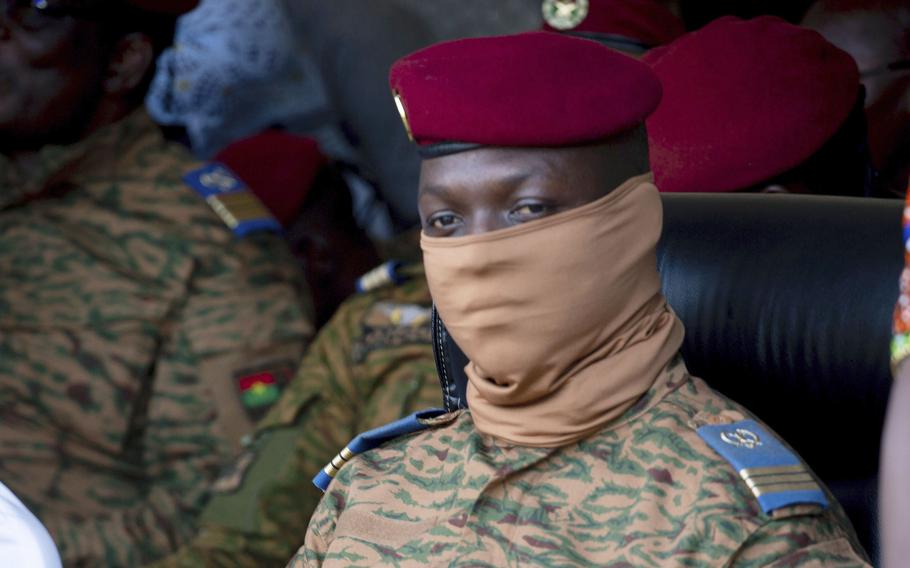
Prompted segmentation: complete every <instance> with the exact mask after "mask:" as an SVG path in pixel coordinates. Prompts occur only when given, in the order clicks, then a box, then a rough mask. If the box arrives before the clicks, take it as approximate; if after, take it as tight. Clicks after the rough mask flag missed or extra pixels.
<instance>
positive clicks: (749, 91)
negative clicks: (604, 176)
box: [643, 16, 859, 192]
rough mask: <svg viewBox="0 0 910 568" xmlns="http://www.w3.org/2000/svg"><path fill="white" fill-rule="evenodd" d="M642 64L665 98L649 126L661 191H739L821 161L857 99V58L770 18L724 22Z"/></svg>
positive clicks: (810, 33)
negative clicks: (818, 155)
mask: <svg viewBox="0 0 910 568" xmlns="http://www.w3.org/2000/svg"><path fill="white" fill-rule="evenodd" d="M643 60H644V61H645V62H647V63H649V64H651V65H652V67H653V69H654V71H655V72H656V73H657V75H658V77H660V80H661V82H662V83H663V88H664V97H663V100H662V101H661V104H660V106H659V107H658V109H657V111H655V112H654V114H653V115H651V117H650V118H649V119H648V121H647V127H648V138H649V145H650V157H651V167H652V169H653V172H654V182H655V184H656V185H657V187H658V188H659V189H660V190H661V191H710V192H718V191H736V190H741V189H747V188H749V187H750V186H754V185H755V184H757V183H759V182H762V181H765V180H768V179H770V178H773V177H775V176H777V175H779V174H782V173H785V172H787V171H789V170H791V169H793V168H794V167H796V166H798V165H800V164H801V163H802V162H804V161H805V160H806V159H808V158H809V157H811V156H812V155H813V154H814V153H815V152H816V151H818V150H819V149H820V148H821V147H822V146H823V145H824V144H825V142H826V141H827V140H828V139H829V138H831V137H832V136H833V135H834V134H835V133H836V132H837V131H838V129H839V128H840V126H841V125H842V124H843V123H844V121H845V120H846V118H847V117H848V115H849V114H850V111H851V110H852V108H853V106H854V104H855V103H856V101H857V97H858V96H859V73H858V71H857V68H856V63H855V62H854V60H853V58H852V57H850V55H848V54H847V53H846V52H844V51H842V50H840V49H838V48H837V47H835V46H834V45H832V44H831V43H828V42H827V41H826V40H825V39H824V38H823V37H822V36H821V35H819V34H818V33H816V32H814V31H811V30H807V29H805V28H800V27H797V26H794V25H791V24H788V23H786V22H784V21H783V20H780V19H778V18H774V17H770V16H764V17H760V18H755V19H753V20H740V19H738V18H734V17H726V18H721V19H719V20H716V21H714V22H712V23H711V24H708V25H707V26H705V27H704V28H702V29H701V30H699V31H696V32H693V33H690V34H688V35H686V36H683V37H682V38H680V39H678V40H677V41H675V42H674V43H672V44H670V45H668V46H665V47H662V48H658V49H655V50H652V51H650V52H648V54H646V55H645V56H644V58H643Z"/></svg>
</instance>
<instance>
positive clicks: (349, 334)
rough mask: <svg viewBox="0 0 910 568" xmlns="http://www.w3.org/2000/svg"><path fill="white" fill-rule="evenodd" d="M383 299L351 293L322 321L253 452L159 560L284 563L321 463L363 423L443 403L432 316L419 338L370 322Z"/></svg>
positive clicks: (314, 495) (297, 541)
mask: <svg viewBox="0 0 910 568" xmlns="http://www.w3.org/2000/svg"><path fill="white" fill-rule="evenodd" d="M422 286H424V287H425V285H422ZM377 299H378V298H377V297H376V296H371V295H363V296H357V297H354V298H352V299H350V300H348V301H347V302H345V304H343V305H342V307H341V308H340V309H339V311H338V312H337V313H336V315H335V316H334V317H333V318H332V320H331V321H330V322H329V323H328V324H327V325H326V326H325V327H324V328H322V330H320V333H319V336H318V337H317V339H316V341H315V342H314V343H313V345H312V347H311V348H310V350H309V351H308V352H307V355H306V357H305V358H304V361H303V364H302V365H301V367H300V370H299V371H298V374H297V376H296V377H295V379H294V381H293V382H292V384H291V385H290V386H289V387H288V389H287V390H286V391H285V393H284V394H283V395H282V398H281V400H280V401H279V402H278V404H277V405H276V406H275V408H273V409H272V410H271V411H270V413H269V415H268V416H266V418H265V419H264V420H263V421H262V422H261V423H260V424H259V427H258V432H257V435H256V436H255V438H254V441H253V442H252V443H251V444H250V446H249V447H248V449H247V452H246V453H245V454H244V456H243V457H241V459H240V460H238V462H237V463H235V464H234V466H233V467H232V468H231V470H229V471H228V472H227V473H225V474H222V477H221V478H220V479H219V481H218V482H217V483H216V487H217V489H216V493H215V495H214V496H213V497H212V499H211V501H210V502H209V503H208V505H207V506H206V508H205V511H204V512H203V514H202V518H201V523H200V532H199V533H198V535H197V536H196V537H195V538H194V539H193V541H192V542H191V543H190V544H189V545H188V546H186V547H184V548H183V549H181V550H180V551H179V552H178V553H177V554H176V555H174V556H172V557H170V558H168V559H166V560H165V561H164V562H162V563H161V564H159V565H158V566H159V568H163V567H175V566H180V567H194V566H232V567H236V566H251V567H252V566H265V565H276V566H278V565H282V564H283V563H285V562H287V560H288V558H290V557H291V555H292V554H293V553H294V550H296V549H297V547H299V546H300V545H301V544H302V543H303V541H304V536H305V534H306V529H307V523H308V521H309V518H310V515H311V514H312V512H313V511H314V510H315V509H316V506H317V504H318V503H319V501H320V498H321V497H322V494H321V493H320V492H319V490H317V489H316V488H315V487H314V486H313V484H312V479H313V476H314V475H315V474H316V472H318V471H319V470H320V469H321V468H322V467H324V466H325V464H326V463H328V462H329V461H330V460H331V459H332V458H333V457H334V456H335V454H336V453H337V452H338V451H339V450H340V449H341V448H342V447H344V446H345V445H346V444H347V443H348V442H349V441H350V440H351V439H352V438H353V437H354V436H355V435H357V434H359V433H360V432H361V431H363V430H365V429H369V428H372V427H375V426H378V425H381V424H385V423H388V422H391V421H392V420H395V419H397V418H400V417H401V416H404V415H406V414H408V413H410V412H413V411H414V410H416V409H417V408H424V407H427V406H438V404H439V387H438V384H437V382H436V375H435V367H434V363H433V358H432V348H431V347H430V343H429V327H428V324H427V325H426V326H425V329H424V328H420V330H419V331H420V333H419V334H417V337H415V341H414V342H413V343H411V344H409V343H408V342H407V341H403V342H402V341H393V340H391V339H389V337H388V335H386V334H384V333H381V332H382V331H389V332H390V333H391V331H390V330H389V329H387V328H383V327H382V326H379V327H378V328H370V329H372V330H373V331H372V332H370V331H365V327H364V319H365V318H366V317H368V314H369V313H371V309H372V308H373V307H375V306H376V305H377V304H380V303H381V302H377ZM379 299H381V298H379ZM409 301H410V300H409ZM422 301H423V300H422ZM422 301H421V302H419V303H422ZM425 301H426V303H427V305H428V298H427V299H426V300H425ZM376 330H378V331H376ZM417 338H419V340H418V339H417Z"/></svg>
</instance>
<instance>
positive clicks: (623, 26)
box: [543, 0, 686, 47]
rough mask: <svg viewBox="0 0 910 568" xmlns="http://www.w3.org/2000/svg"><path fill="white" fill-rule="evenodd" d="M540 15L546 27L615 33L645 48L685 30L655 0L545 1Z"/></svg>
mask: <svg viewBox="0 0 910 568" xmlns="http://www.w3.org/2000/svg"><path fill="white" fill-rule="evenodd" d="M564 14H565V15H564ZM543 16H544V29H546V30H550V31H558V32H570V33H583V34H586V35H587V34H593V35H615V36H620V37H624V38H628V39H631V40H634V41H637V42H640V43H641V44H642V45H643V46H645V47H656V46H658V45H664V44H667V43H670V42H671V41H673V40H675V39H676V38H678V37H679V36H681V35H683V34H684V33H686V28H685V26H684V25H683V23H682V20H680V19H679V18H677V17H676V15H675V14H673V12H671V11H670V10H668V9H667V8H666V7H665V6H664V5H663V4H661V3H659V2H657V1H656V0H544V3H543Z"/></svg>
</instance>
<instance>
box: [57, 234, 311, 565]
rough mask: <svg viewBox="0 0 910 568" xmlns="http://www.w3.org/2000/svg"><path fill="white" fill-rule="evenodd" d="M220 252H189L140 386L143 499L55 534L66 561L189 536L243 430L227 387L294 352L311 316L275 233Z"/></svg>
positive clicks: (143, 551)
mask: <svg viewBox="0 0 910 568" xmlns="http://www.w3.org/2000/svg"><path fill="white" fill-rule="evenodd" d="M263 237H265V236H264V235H263ZM275 243H278V244H275ZM220 252H221V254H212V255H198V256H197V258H200V260H198V261H197V267H196V271H195V273H194V275H193V277H192V279H191V280H190V282H189V283H188V289H187V295H186V297H185V299H184V301H183V302H182V303H181V304H180V305H178V306H177V308H176V309H175V310H174V313H173V314H172V315H171V317H169V318H168V321H169V322H170V323H169V325H168V327H167V328H166V329H164V330H162V331H163V339H162V341H161V345H160V347H159V353H158V358H157V363H156V366H155V369H154V372H153V376H152V380H151V381H150V382H149V383H148V384H147V385H145V386H144V389H145V390H144V393H143V394H144V396H143V400H145V401H146V402H145V404H144V405H142V406H144V408H141V409H139V410H138V411H137V412H136V415H137V417H136V422H137V423H138V424H139V426H138V428H137V430H138V431H139V432H142V434H141V436H142V442H141V444H140V446H141V447H142V449H143V450H144V451H143V455H142V462H143V466H144V467H143V477H144V479H143V485H144V487H145V491H144V492H143V493H144V497H143V499H141V500H139V501H137V502H135V503H131V504H129V506H126V507H124V508H122V509H118V510H117V511H116V512H114V513H112V514H110V515H109V516H107V517H105V518H103V519H98V518H92V519H86V520H84V521H83V522H79V523H69V524H68V525H67V527H65V528H64V530H63V531H61V532H58V533H56V534H55V537H56V540H57V544H58V546H59V547H60V549H61V552H62V556H63V559H64V563H65V564H71V563H75V562H76V561H78V562H81V563H89V564H104V565H135V564H139V563H144V562H149V561H152V560H154V559H156V558H160V557H162V556H163V555H165V554H167V553H168V552H171V551H173V550H175V549H176V548H177V547H178V546H179V545H180V544H181V543H182V542H185V541H186V540H188V539H189V538H190V537H191V536H192V535H193V533H194V531H195V527H196V521H197V516H198V514H199V512H200V511H201V509H202V506H203V504H204V502H205V500H206V498H207V496H208V488H209V486H210V484H211V482H212V481H213V480H214V478H215V477H216V475H217V473H218V471H219V470H220V466H221V465H222V464H223V463H225V462H226V461H227V459H228V458H229V456H230V455H232V454H233V453H234V452H233V446H235V445H237V444H238V442H239V440H238V437H239V436H241V435H243V434H245V433H247V432H248V431H249V430H251V428H249V430H248V429H247V428H248V425H249V424H251V422H250V418H249V417H247V416H245V415H244V414H243V406H242V404H241V403H240V402H239V400H240V393H238V391H237V388H236V385H234V384H232V383H233V382H234V381H235V379H236V378H237V377H238V376H239V375H241V374H245V373H255V372H257V371H265V370H266V369H271V368H273V366H275V365H288V366H290V367H291V368H293V366H295V364H296V362H298V361H299V359H300V357H301V356H302V352H303V350H304V348H305V347H306V342H307V338H308V337H309V336H310V335H312V327H311V324H310V323H309V322H310V321H311V318H310V317H309V314H308V313H307V307H306V305H305V301H302V300H301V299H300V297H301V296H300V293H301V290H302V288H300V287H299V285H298V281H297V277H296V275H295V274H294V271H292V270H291V267H292V266H293V264H287V265H282V263H288V262H290V260H289V256H288V255H285V254H282V252H283V251H282V248H281V247H280V241H279V240H278V239H277V238H271V237H269V238H258V239H257V238H255V237H254V238H249V239H244V240H237V241H234V242H232V243H231V245H229V247H228V250H227V251H225V250H224V249H223V247H222V249H221V251H220ZM206 258H208V259H210V260H205V259H206Z"/></svg>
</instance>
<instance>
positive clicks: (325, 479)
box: [313, 408, 457, 492]
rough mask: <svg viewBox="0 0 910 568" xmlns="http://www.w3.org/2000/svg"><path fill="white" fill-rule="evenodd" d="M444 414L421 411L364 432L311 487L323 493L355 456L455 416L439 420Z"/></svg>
mask: <svg viewBox="0 0 910 568" xmlns="http://www.w3.org/2000/svg"><path fill="white" fill-rule="evenodd" d="M446 414H447V411H446V410H444V409H441V408H431V409H429V410H421V411H419V412H415V413H414V414H412V415H410V416H408V417H406V418H402V419H401V420H396V421H395V422H392V423H391V424H386V425H385V426H380V427H379V428H375V429H373V430H370V431H368V432H364V433H363V434H361V435H359V436H357V437H356V438H354V439H353V440H352V441H351V443H349V444H348V445H347V446H345V447H344V449H343V450H341V451H340V452H338V455H336V456H335V457H334V458H333V459H332V461H331V462H329V464H328V465H327V466H325V467H324V468H322V471H320V472H319V474H317V475H316V477H314V478H313V485H315V486H316V487H318V488H319V489H320V490H321V491H323V492H325V490H326V489H328V487H329V484H330V483H331V482H332V480H333V479H335V476H336V475H338V472H339V471H340V470H341V468H342V467H343V466H344V464H346V463H347V462H349V461H351V458H353V457H354V456H356V455H357V454H362V453H364V452H368V451H370V450H372V449H373V448H377V447H379V446H381V445H382V444H384V443H386V442H388V441H389V440H394V439H395V438H398V437H401V436H406V435H408V434H413V433H415V432H420V431H422V430H427V429H429V428H433V427H435V426H440V425H443V424H447V423H449V422H451V420H454V419H455V416H457V414H451V415H450V416H452V419H451V420H440V418H441V417H443V416H444V415H446Z"/></svg>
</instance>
